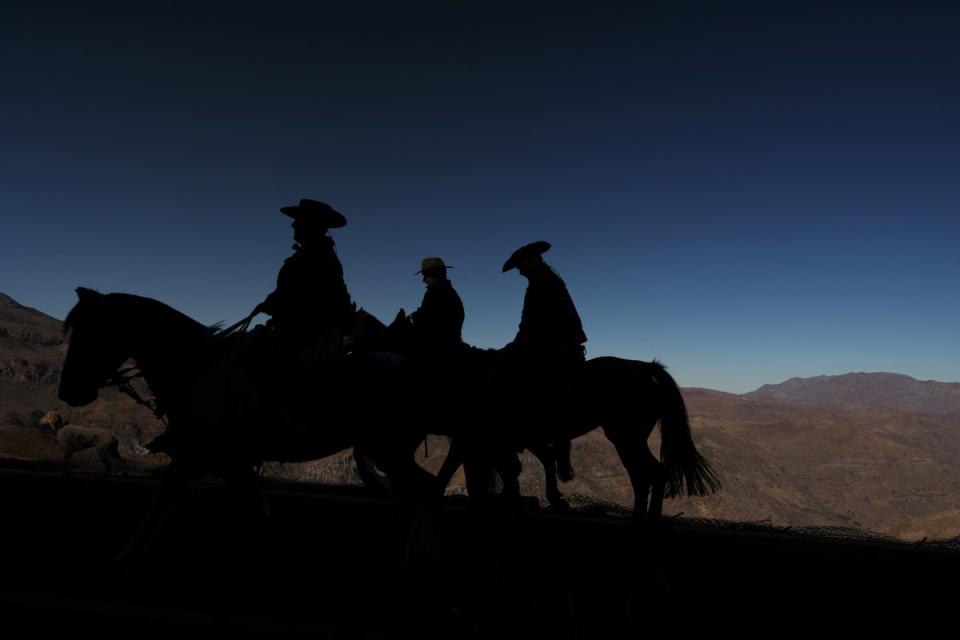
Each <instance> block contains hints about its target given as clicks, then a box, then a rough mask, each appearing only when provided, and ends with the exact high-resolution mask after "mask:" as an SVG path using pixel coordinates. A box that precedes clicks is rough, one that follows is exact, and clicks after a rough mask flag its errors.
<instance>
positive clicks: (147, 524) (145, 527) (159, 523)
mask: <svg viewBox="0 0 960 640" xmlns="http://www.w3.org/2000/svg"><path fill="white" fill-rule="evenodd" d="M196 470H197V467H196V466H194V465H191V464H188V463H186V462H185V461H183V460H182V459H178V458H174V459H173V460H172V461H171V462H170V465H169V466H168V467H167V469H166V471H165V473H164V475H163V482H162V483H161V485H160V488H159V490H158V491H157V493H156V495H155V496H154V499H153V503H152V504H151V505H150V508H149V510H148V511H147V515H146V517H145V518H144V519H143V521H142V522H141V523H140V527H139V528H138V529H137V532H136V533H135V534H134V535H133V537H132V538H131V539H130V540H129V542H127V544H126V545H125V546H124V548H123V550H121V551H120V553H118V554H117V555H116V556H114V557H113V558H112V559H111V560H110V561H109V562H108V563H107V565H106V566H105V567H104V568H103V569H102V570H101V574H111V573H118V572H119V573H130V572H132V571H133V570H135V569H136V568H137V567H138V566H139V565H140V564H141V563H142V562H143V560H144V558H145V557H146V555H147V552H148V551H149V550H150V547H151V546H152V545H153V542H154V541H155V540H156V537H157V534H158V533H159V532H160V530H161V529H162V528H163V525H164V524H166V523H167V521H168V520H169V519H170V516H171V515H173V513H174V511H175V510H176V507H177V504H178V503H179V502H180V497H181V496H182V495H183V491H184V488H185V487H186V486H187V482H188V481H189V480H190V478H191V477H192V476H193V475H194V473H195V472H196Z"/></svg>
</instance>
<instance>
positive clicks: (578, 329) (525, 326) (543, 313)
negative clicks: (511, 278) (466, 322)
mask: <svg viewBox="0 0 960 640" xmlns="http://www.w3.org/2000/svg"><path fill="white" fill-rule="evenodd" d="M549 249H550V243H549V242H545V241H543V240H540V241H537V242H531V243H530V244H526V245H524V246H522V247H520V248H519V249H517V250H516V251H514V252H513V254H512V255H511V256H510V258H509V259H507V261H506V262H504V264H503V272H504V273H506V272H507V271H511V270H513V269H517V270H518V271H519V272H520V275H522V276H524V277H525V278H527V280H528V281H529V284H528V285H527V291H526V294H525V295H524V298H523V311H522V313H521V317H520V327H519V329H518V330H517V335H516V337H515V338H514V340H513V342H512V343H510V345H508V348H509V350H511V351H513V352H514V355H515V357H519V358H522V359H523V360H525V361H527V360H528V361H530V362H531V363H533V362H541V363H544V364H545V365H546V367H549V366H552V365H561V366H563V365H568V364H571V365H572V364H576V363H582V362H583V360H584V350H583V344H584V343H585V342H586V341H587V336H586V334H585V333H584V332H583V324H582V323H581V321H580V314H578V313H577V308H576V307H575V306H574V304H573V299H572V298H571V297H570V293H569V292H568V291H567V286H566V284H564V282H563V280H562V279H561V278H560V276H558V275H557V274H556V272H554V270H553V269H551V268H550V265H548V264H547V263H546V262H544V260H543V254H544V253H546V252H547V251H548V250H549ZM538 368H539V367H538Z"/></svg>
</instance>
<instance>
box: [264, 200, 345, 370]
mask: <svg viewBox="0 0 960 640" xmlns="http://www.w3.org/2000/svg"><path fill="white" fill-rule="evenodd" d="M280 211H281V212H282V213H284V214H285V215H287V216H289V217H291V218H293V223H292V225H291V226H292V227H293V238H294V241H295V242H296V244H295V245H294V247H293V248H294V253H293V255H291V256H290V257H289V258H287V259H286V260H285V261H284V263H283V266H282V267H281V268H280V273H279V274H278V275H277V287H276V289H274V291H273V292H272V293H270V295H268V296H267V298H266V299H265V300H264V301H263V302H262V303H260V304H259V305H258V306H257V309H256V312H263V313H266V314H268V315H270V317H271V319H270V322H269V325H270V326H271V328H273V329H275V330H276V334H277V341H278V344H279V346H280V350H281V351H282V352H287V353H288V354H292V353H295V352H297V351H300V350H302V349H305V348H307V347H309V346H311V345H313V344H315V343H316V342H317V341H318V340H322V341H323V342H324V345H325V346H324V348H325V349H326V348H331V347H332V348H334V349H337V348H338V347H339V343H342V336H343V335H344V334H345V333H346V332H348V331H349V329H350V327H351V325H352V322H353V314H354V309H355V307H354V305H353V303H352V302H351V300H350V294H349V292H348V291H347V285H346V283H345V282H344V279H343V266H342V265H341V264H340V259H339V258H338V257H337V253H336V251H335V250H334V243H333V239H332V238H331V237H330V236H329V235H328V234H327V232H328V231H329V230H330V229H339V228H341V227H343V226H345V225H346V224H347V219H346V217H344V215H343V214H342V213H340V212H339V211H337V210H336V209H334V208H333V207H331V206H330V205H328V204H326V203H324V202H319V201H317V200H311V199H309V198H304V199H302V200H300V203H299V204H297V205H293V206H289V207H283V208H281V209H280Z"/></svg>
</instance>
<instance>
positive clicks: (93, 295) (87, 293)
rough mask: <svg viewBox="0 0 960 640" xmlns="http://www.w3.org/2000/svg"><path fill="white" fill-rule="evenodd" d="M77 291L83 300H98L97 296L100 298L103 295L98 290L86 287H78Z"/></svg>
mask: <svg viewBox="0 0 960 640" xmlns="http://www.w3.org/2000/svg"><path fill="white" fill-rule="evenodd" d="M76 291H77V297H78V298H80V301H81V302H83V301H86V300H91V301H92V300H96V299H97V298H100V297H101V296H102V295H103V294H101V293H100V292H98V291H94V290H93V289H87V288H86V287H77V289H76Z"/></svg>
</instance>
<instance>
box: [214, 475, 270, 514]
mask: <svg viewBox="0 0 960 640" xmlns="http://www.w3.org/2000/svg"><path fill="white" fill-rule="evenodd" d="M217 471H218V473H219V474H220V477H221V478H223V481H224V482H225V483H226V484H227V486H228V487H229V488H230V489H231V491H232V492H233V494H234V496H235V497H236V498H237V503H238V504H239V506H240V508H241V510H242V511H244V512H246V513H249V514H252V515H253V516H255V517H257V518H269V517H270V516H271V513H270V505H269V503H268V502H267V497H266V496H265V495H264V493H263V490H262V488H261V486H260V475H259V474H258V473H257V469H256V467H254V466H253V465H249V464H243V463H225V464H222V465H220V466H219V468H218V470H217Z"/></svg>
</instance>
